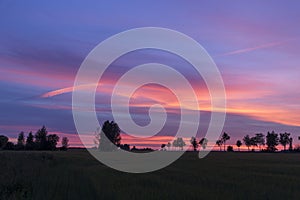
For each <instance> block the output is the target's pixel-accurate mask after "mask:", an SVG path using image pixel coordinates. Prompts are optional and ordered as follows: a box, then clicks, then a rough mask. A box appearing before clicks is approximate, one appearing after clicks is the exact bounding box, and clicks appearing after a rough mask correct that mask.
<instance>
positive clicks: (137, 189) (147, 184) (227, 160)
mask: <svg viewBox="0 0 300 200" xmlns="http://www.w3.org/2000/svg"><path fill="white" fill-rule="evenodd" d="M0 162H1V165H0V173H1V179H0V199H1V200H6V199H37V200H40V199H43V200H48V199H49V200H50V199H51V200H52V199H55V200H59V199H64V200H65V199H72V200H76V199H85V200H88V199H131V200H133V199H299V197H300V154H298V153H248V152H241V153H239V152H232V153H231V152H212V153H210V154H209V155H208V156H207V157H206V158H204V159H198V157H197V154H196V153H194V152H187V153H185V154H184V156H183V157H181V158H180V159H179V160H177V161H176V162H174V163H173V164H171V165H170V166H168V167H166V168H164V169H162V170H159V171H156V172H152V173H146V174H128V173H123V172H119V171H115V170H113V169H110V168H108V167H106V166H104V165H102V164H100V163H99V162H98V161H97V160H95V159H94V158H93V157H92V156H90V154H89V153H88V152H87V151H86V150H69V151H67V152H63V151H55V152H34V151H32V152H30V151H23V152H22V151H2V152H0Z"/></svg>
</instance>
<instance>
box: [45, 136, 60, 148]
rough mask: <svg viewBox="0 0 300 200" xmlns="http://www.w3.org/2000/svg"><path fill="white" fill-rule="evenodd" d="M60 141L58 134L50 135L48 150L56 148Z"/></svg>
mask: <svg viewBox="0 0 300 200" xmlns="http://www.w3.org/2000/svg"><path fill="white" fill-rule="evenodd" d="M58 141H59V137H58V136H57V135H56V134H50V135H48V136H47V145H46V150H55V149H56V145H57V143H58Z"/></svg>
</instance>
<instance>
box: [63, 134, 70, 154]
mask: <svg viewBox="0 0 300 200" xmlns="http://www.w3.org/2000/svg"><path fill="white" fill-rule="evenodd" d="M68 147H69V139H68V138H67V137H63V138H62V140H61V148H62V150H64V151H66V150H68Z"/></svg>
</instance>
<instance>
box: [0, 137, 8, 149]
mask: <svg viewBox="0 0 300 200" xmlns="http://www.w3.org/2000/svg"><path fill="white" fill-rule="evenodd" d="M7 142H8V137H6V136H4V135H0V150H2V149H4V148H5V146H6V144H7Z"/></svg>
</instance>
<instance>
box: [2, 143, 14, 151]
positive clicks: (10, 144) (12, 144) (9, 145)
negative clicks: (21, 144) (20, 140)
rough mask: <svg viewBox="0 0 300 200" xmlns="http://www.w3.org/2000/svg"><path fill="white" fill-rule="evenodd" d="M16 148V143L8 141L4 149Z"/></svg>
mask: <svg viewBox="0 0 300 200" xmlns="http://www.w3.org/2000/svg"><path fill="white" fill-rule="evenodd" d="M14 149H15V145H14V143H12V142H7V143H6V145H5V147H4V150H14Z"/></svg>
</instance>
